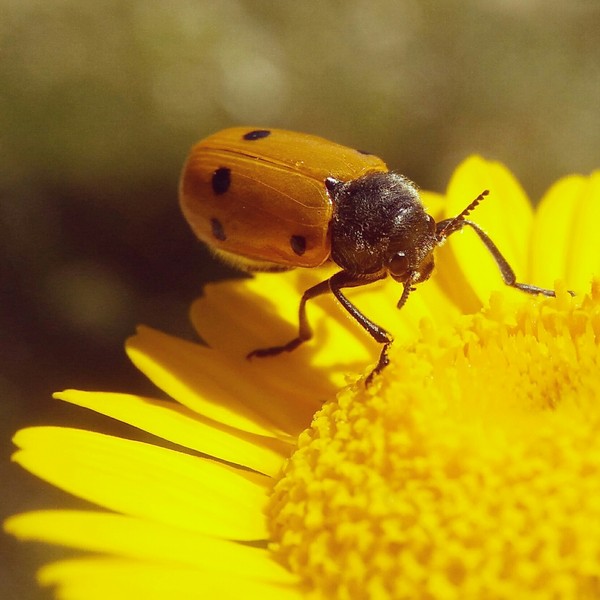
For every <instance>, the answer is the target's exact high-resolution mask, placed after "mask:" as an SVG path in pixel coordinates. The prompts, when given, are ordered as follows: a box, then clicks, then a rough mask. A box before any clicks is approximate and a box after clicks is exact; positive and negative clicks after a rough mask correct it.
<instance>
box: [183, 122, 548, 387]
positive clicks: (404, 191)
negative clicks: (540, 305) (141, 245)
mask: <svg viewBox="0 0 600 600" xmlns="http://www.w3.org/2000/svg"><path fill="white" fill-rule="evenodd" d="M487 194H488V190H485V191H483V192H482V193H481V194H480V195H479V196H478V197H477V198H475V200H473V201H472V202H471V203H470V204H469V205H468V206H467V207H466V208H465V209H464V210H463V211H462V212H461V213H459V214H458V215H457V216H456V217H453V218H450V219H444V220H442V221H439V222H437V223H436V222H435V220H434V219H433V217H431V216H430V215H428V214H427V212H426V211H425V208H424V207H423V204H422V203H421V200H420V197H419V193H418V189H417V187H416V185H415V184H414V183H413V182H412V181H410V180H409V179H408V178H406V177H405V176H403V175H400V174H398V173H393V172H390V171H389V169H388V168H387V166H386V164H385V163H384V162H383V161H382V160H381V159H380V158H378V157H377V156H374V155H372V154H369V153H366V152H362V151H360V150H355V149H353V148H348V147H345V146H342V145H339V144H336V143H334V142H330V141H328V140H325V139H323V138H320V137H317V136H313V135H309V134H305V133H296V132H292V131H285V130H282V129H264V128H255V127H233V128H229V129H225V130H223V131H220V132H218V133H215V134H214V135H211V136H209V137H207V138H205V139H204V140H202V141H200V142H199V143H197V144H196V145H195V146H193V148H192V150H191V152H190V154H189V156H188V159H187V161H186V163H185V165H184V168H183V171H182V174H181V179H180V185H179V198H180V205H181V209H182V212H183V214H184V216H185V218H186V219H187V221H188V223H189V224H190V226H191V228H192V230H193V231H194V233H195V234H196V236H197V237H198V238H199V239H200V240H202V241H203V242H205V243H206V244H207V245H208V246H209V247H210V248H211V249H212V250H213V252H214V253H215V254H216V255H217V256H218V257H220V258H221V259H223V260H225V261H227V262H229V263H232V264H233V265H236V266H238V267H241V268H242V269H244V270H246V271H261V270H262V271H282V270H287V269H292V268H296V267H304V268H313V267H318V266H319V265H322V264H323V263H325V262H327V261H333V262H334V263H335V264H336V265H337V266H339V267H340V270H339V271H338V272H336V273H335V274H334V275H333V276H331V277H329V278H328V279H326V280H325V281H322V282H321V283H318V284H317V285H315V286H313V287H311V288H309V289H307V290H306V291H305V292H304V294H303V295H302V298H301V300H300V306H299V311H298V312H299V315H298V322H299V328H298V335H297V337H295V338H294V339H292V340H290V341H289V342H287V343H285V344H282V345H279V346H272V347H269V348H260V349H257V350H254V351H252V352H250V353H249V354H248V358H251V357H265V356H273V355H276V354H279V353H281V352H291V351H292V350H294V349H295V348H297V347H298V346H299V345H300V344H302V343H304V342H306V341H307V340H309V339H311V337H312V330H311V327H310V324H309V322H308V320H307V316H306V303H307V302H308V300H310V299H311V298H315V297H316V296H320V295H321V294H325V293H328V292H331V293H333V295H334V296H335V298H336V299H337V300H338V301H339V303H340V304H341V305H342V306H343V307H344V309H346V310H347V311H348V313H349V314H350V315H351V316H352V317H353V318H354V319H355V320H356V321H357V322H358V324H359V325H360V326H361V327H362V328H363V329H364V330H365V331H366V332H367V333H368V334H369V335H370V336H371V337H372V338H373V339H374V340H375V341H377V342H379V343H380V344H381V345H382V349H381V353H380V356H379V360H378V362H377V364H376V366H375V368H374V369H373V371H372V372H371V373H370V374H369V376H368V378H367V384H369V383H370V382H371V381H372V379H373V377H374V375H376V374H377V373H379V372H381V370H382V369H384V368H385V366H386V365H387V364H388V363H389V358H388V350H389V347H390V345H391V344H392V341H393V338H392V336H391V335H390V334H389V333H388V332H387V331H386V330H385V329H383V328H382V327H380V326H379V325H377V324H376V323H374V322H373V321H371V320H370V319H369V318H368V317H366V316H365V315H364V314H362V313H361V312H360V311H359V310H358V308H356V306H354V305H353V304H352V303H351V302H350V301H349V300H348V299H347V297H346V296H345V295H344V294H343V293H342V289H344V288H351V287H357V286H362V285H367V284H369V283H372V282H374V281H377V280H380V279H383V278H385V277H387V276H391V277H392V278H393V279H394V280H396V281H398V282H399V283H401V284H402V286H403V290H402V294H401V296H400V299H399V301H398V303H397V306H398V308H399V309H400V308H402V307H403V306H404V304H405V303H406V301H407V299H408V296H409V294H410V293H411V292H412V291H414V289H415V287H414V286H415V285H416V284H418V283H421V282H423V281H425V280H427V279H428V278H429V277H430V275H431V273H432V271H433V268H434V256H433V252H434V250H435V248H436V247H437V246H439V245H440V244H442V243H443V242H444V241H445V240H446V239H447V238H448V237H449V236H450V235H452V234H453V233H456V232H457V231H460V230H461V229H462V228H463V227H465V226H469V227H470V228H471V229H473V230H474V231H475V233H476V234H477V235H478V237H479V239H480V240H481V241H482V243H483V245H484V246H485V247H486V248H487V250H488V251H489V252H490V254H491V255H492V257H493V258H494V260H495V262H496V264H497V265H498V269H499V270H500V273H501V275H502V279H503V280H504V283H505V284H506V285H508V286H510V287H513V288H517V289H519V290H522V291H523V292H526V293H529V294H543V295H545V296H554V292H553V291H552V290H548V289H544V288H541V287H537V286H534V285H529V284H527V283H519V282H517V280H516V276H515V273H514V271H513V269H512V268H511V266H510V265H509V264H508V262H507V261H506V259H505V258H504V256H503V255H502V254H501V253H500V250H499V249H498V248H497V247H496V245H495V244H494V242H493V241H492V240H491V239H490V237H489V236H488V235H487V234H486V233H485V232H484V231H483V230H482V229H481V228H480V227H479V225H477V224H476V223H474V222H473V221H471V220H469V219H467V216H468V215H469V213H470V212H471V211H472V210H473V209H474V208H475V207H476V206H477V205H478V204H479V202H480V201H481V200H482V199H483V198H484V197H485V196H486V195H487Z"/></svg>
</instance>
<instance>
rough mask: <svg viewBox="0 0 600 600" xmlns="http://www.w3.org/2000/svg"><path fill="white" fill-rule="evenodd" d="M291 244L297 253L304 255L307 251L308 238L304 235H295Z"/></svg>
mask: <svg viewBox="0 0 600 600" xmlns="http://www.w3.org/2000/svg"><path fill="white" fill-rule="evenodd" d="M290 246H291V247H292V250H293V251H294V253H295V254H297V255H298V256H302V255H303V254H304V253H305V252H306V238H305V237H304V236H303V235H293V236H292V237H291V238H290Z"/></svg>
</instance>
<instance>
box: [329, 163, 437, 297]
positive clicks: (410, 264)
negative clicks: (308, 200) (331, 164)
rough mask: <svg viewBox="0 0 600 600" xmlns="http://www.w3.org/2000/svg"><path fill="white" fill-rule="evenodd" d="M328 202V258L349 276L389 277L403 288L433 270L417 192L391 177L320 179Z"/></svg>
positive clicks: (431, 242) (430, 235)
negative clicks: (328, 195)
mask: <svg viewBox="0 0 600 600" xmlns="http://www.w3.org/2000/svg"><path fill="white" fill-rule="evenodd" d="M326 185H327V189H328V190H329V193H330V195H331V198H332V201H333V207H334V208H333V219H332V224H331V258H332V259H333V260H334V261H335V262H336V263H337V264H338V265H339V266H340V267H342V269H344V270H345V271H348V272H349V273H352V274H354V275H357V276H360V275H372V274H389V275H391V276H392V277H393V278H394V279H396V280H397V281H399V282H401V283H404V284H408V285H410V284H413V283H419V282H421V281H424V280H426V279H427V278H428V277H429V276H430V275H431V272H432V271H433V249H434V248H435V246H436V245H437V239H436V224H435V221H434V220H433V218H432V217H430V216H429V215H428V214H427V213H426V212H425V210H424V208H423V205H422V204H421V200H420V198H419V194H418V192H417V188H416V187H415V185H414V184H413V183H412V182H411V181H410V180H408V179H406V177H403V176H402V175H398V174H395V173H370V174H368V175H365V176H363V177H360V178H359V179H355V180H353V181H348V182H340V181H337V180H334V179H327V180H326Z"/></svg>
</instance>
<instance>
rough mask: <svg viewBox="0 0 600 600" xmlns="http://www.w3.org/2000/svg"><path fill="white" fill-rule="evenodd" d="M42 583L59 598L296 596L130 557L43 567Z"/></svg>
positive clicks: (268, 599)
mask: <svg viewBox="0 0 600 600" xmlns="http://www.w3.org/2000/svg"><path fill="white" fill-rule="evenodd" d="M38 579H39V581H40V583H41V584H42V585H52V586H57V592H56V597H57V598H58V599H59V600H106V599H107V598H110V599H111V600H137V599H142V598H143V599H144V600H165V599H166V598H173V599H176V600H207V599H209V598H211V599H212V598H215V599H218V600H239V599H240V598H260V599H261V600H300V599H301V598H302V597H303V596H302V595H301V594H300V592H299V591H298V589H297V588H296V587H291V586H285V585H277V584H273V583H271V582H264V581H259V580H254V579H249V578H247V577H238V576H235V577H224V576H223V574H222V573H213V572H211V571H208V570H207V571H199V570H198V569H196V568H191V567H185V566H173V565H160V564H158V565H157V564H154V563H145V562H141V563H140V562H138V561H132V560H119V559H106V558H86V559H75V560H65V561H61V562H57V563H53V564H50V565H47V566H45V567H43V568H42V569H41V570H40V572H39V574H38Z"/></svg>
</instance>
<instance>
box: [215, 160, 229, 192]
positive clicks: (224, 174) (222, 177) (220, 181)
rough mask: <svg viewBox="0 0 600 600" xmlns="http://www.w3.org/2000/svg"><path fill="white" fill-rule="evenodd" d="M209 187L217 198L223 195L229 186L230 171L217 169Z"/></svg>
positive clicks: (224, 168) (222, 168) (223, 168)
mask: <svg viewBox="0 0 600 600" xmlns="http://www.w3.org/2000/svg"><path fill="white" fill-rule="evenodd" d="M211 185H212V189H213V192H214V193H215V194H217V196H219V195H220V194H224V193H225V192H226V191H227V190H228V189H229V186H230V185H231V169H228V168H227V167H219V168H218V169H217V170H216V171H215V172H214V173H213V176H212V179H211Z"/></svg>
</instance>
